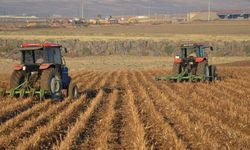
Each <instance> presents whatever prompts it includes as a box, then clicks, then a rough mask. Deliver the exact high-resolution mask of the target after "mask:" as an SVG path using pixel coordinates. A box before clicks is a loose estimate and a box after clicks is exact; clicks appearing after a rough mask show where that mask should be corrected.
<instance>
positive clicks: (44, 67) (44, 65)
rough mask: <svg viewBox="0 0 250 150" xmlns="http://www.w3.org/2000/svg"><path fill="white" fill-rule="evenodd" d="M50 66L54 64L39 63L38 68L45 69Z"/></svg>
mask: <svg viewBox="0 0 250 150" xmlns="http://www.w3.org/2000/svg"><path fill="white" fill-rule="evenodd" d="M51 66H54V64H41V65H40V67H39V69H40V70H46V69H49V68H50V67H51Z"/></svg>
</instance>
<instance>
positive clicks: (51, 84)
mask: <svg viewBox="0 0 250 150" xmlns="http://www.w3.org/2000/svg"><path fill="white" fill-rule="evenodd" d="M40 86H41V89H43V90H46V91H49V92H50V94H51V95H52V97H54V96H61V90H62V81H61V76H60V74H59V72H58V71H57V70H56V69H54V68H49V69H47V70H44V71H43V72H42V75H41V82H40Z"/></svg>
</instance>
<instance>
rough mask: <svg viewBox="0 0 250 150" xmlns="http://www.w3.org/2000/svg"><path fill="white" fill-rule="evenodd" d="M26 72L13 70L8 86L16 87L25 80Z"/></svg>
mask: <svg viewBox="0 0 250 150" xmlns="http://www.w3.org/2000/svg"><path fill="white" fill-rule="evenodd" d="M25 76H26V73H25V72H24V71H14V72H13V73H12V74H11V77H10V88H16V87H18V86H19V85H21V84H22V83H24V81H25Z"/></svg>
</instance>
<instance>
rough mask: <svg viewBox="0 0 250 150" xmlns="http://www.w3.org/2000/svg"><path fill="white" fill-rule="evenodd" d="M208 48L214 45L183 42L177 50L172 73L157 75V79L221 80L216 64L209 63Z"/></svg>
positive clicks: (177, 80)
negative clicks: (162, 75)
mask: <svg viewBox="0 0 250 150" xmlns="http://www.w3.org/2000/svg"><path fill="white" fill-rule="evenodd" d="M206 49H210V50H211V51H213V47H211V46H206V45H203V44H183V45H181V47H180V50H179V51H177V55H176V56H175V61H174V65H173V69H172V75H170V76H164V77H156V80H158V81H159V80H165V81H173V82H182V81H190V82H197V81H216V80H220V77H218V75H217V71H216V66H214V65H209V64H208V57H207V54H206V52H205V51H206Z"/></svg>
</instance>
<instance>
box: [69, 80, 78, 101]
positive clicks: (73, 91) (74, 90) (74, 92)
mask: <svg viewBox="0 0 250 150" xmlns="http://www.w3.org/2000/svg"><path fill="white" fill-rule="evenodd" d="M68 97H69V98H70V99H77V98H79V91H78V87H77V85H76V83H75V82H73V81H71V82H70V84H69V88H68Z"/></svg>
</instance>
